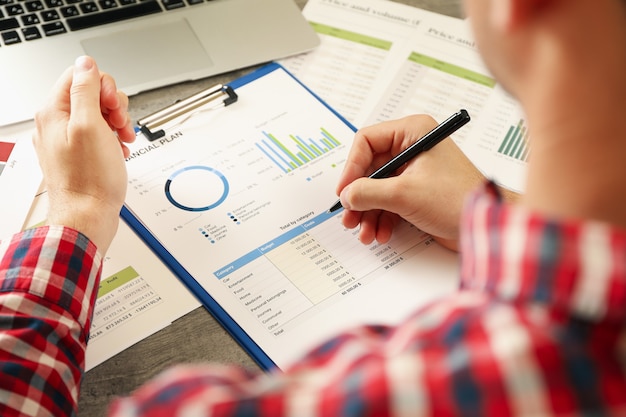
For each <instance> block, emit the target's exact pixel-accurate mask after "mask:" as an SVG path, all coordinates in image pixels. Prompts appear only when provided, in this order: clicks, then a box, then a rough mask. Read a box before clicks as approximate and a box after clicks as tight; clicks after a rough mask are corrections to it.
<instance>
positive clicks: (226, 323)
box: [120, 62, 357, 370]
mask: <svg viewBox="0 0 626 417" xmlns="http://www.w3.org/2000/svg"><path fill="white" fill-rule="evenodd" d="M274 71H285V72H286V73H287V74H289V75H290V76H291V77H292V78H293V79H294V80H296V81H297V82H298V83H299V84H300V85H301V86H302V87H303V88H305V89H306V90H307V91H308V92H309V93H310V94H311V95H313V96H314V97H315V98H316V99H317V100H319V102H320V103H322V104H323V105H324V106H325V107H327V108H328V109H329V110H330V111H331V112H332V113H333V114H335V115H336V116H337V117H338V118H339V119H340V120H341V121H343V122H344V123H345V124H346V125H347V126H348V127H349V128H350V129H352V131H354V132H356V130H357V129H356V127H354V126H353V125H352V124H351V123H350V122H349V121H348V120H346V119H345V118H344V117H343V116H342V115H340V114H339V113H338V112H337V111H336V110H334V109H333V108H332V107H330V106H329V105H328V104H327V103H326V102H324V100H322V99H321V98H320V97H319V96H317V94H315V93H314V92H313V91H311V89H309V88H308V87H307V86H306V85H304V84H303V83H302V82H301V81H300V80H298V79H297V78H296V77H295V76H294V75H293V74H291V73H290V72H289V71H288V70H287V69H285V68H284V67H283V66H282V65H280V64H278V63H275V62H273V63H270V64H267V65H265V66H263V67H261V68H259V69H257V70H255V71H253V72H251V73H249V74H247V75H245V76H243V77H241V78H239V79H236V80H234V81H232V82H231V83H229V84H228V85H226V86H221V85H220V86H216V87H213V88H212V89H210V93H211V92H212V94H218V95H219V102H220V105H223V106H227V105H230V104H233V103H235V102H236V95H235V96H233V94H232V91H234V92H236V91H237V89H238V88H240V87H241V86H244V85H246V84H248V83H250V82H253V81H254V80H257V79H259V78H261V77H263V76H265V75H267V74H270V73H272V72H274ZM231 89H232V90H231ZM204 96H206V94H204V93H203V94H198V95H196V96H192V97H190V100H188V102H187V103H185V101H182V102H181V103H182V105H181V103H176V104H175V105H176V106H177V107H178V109H180V108H181V107H182V108H183V109H195V108H197V107H194V106H193V105H189V106H186V104H189V102H193V101H194V100H197V97H204ZM234 105H236V104H234ZM185 106H186V107H185ZM170 110H172V109H170V108H167V109H164V111H159V112H157V114H160V115H163V114H166V115H167V114H171V111H170ZM173 110H175V111H176V109H173ZM182 113H184V111H177V114H179V115H180V114H182ZM146 120H147V119H142V120H140V121H139V124H140V125H141V127H142V131H143V132H144V134H146V133H147V134H149V135H155V137H159V136H158V135H160V132H159V131H158V130H154V129H152V130H150V129H147V128H146V127H147V125H148V124H150V120H147V121H146ZM148 139H150V138H148ZM120 216H121V217H122V219H123V220H124V221H125V222H126V223H127V224H128V225H129V226H130V227H131V228H132V229H133V230H134V231H135V232H136V233H137V234H138V235H139V237H140V238H141V239H142V240H143V241H144V242H145V243H146V244H147V245H148V246H149V247H150V248H151V249H152V250H153V251H154V252H155V254H156V255H157V256H158V257H159V258H160V259H161V260H162V261H163V262H164V263H165V264H166V265H167V266H168V267H169V268H170V270H171V271H172V272H173V273H174V274H175V275H176V276H177V277H178V278H179V279H180V280H181V281H182V282H183V284H184V285H185V286H186V287H187V288H188V289H189V290H190V291H191V292H192V293H193V294H194V295H195V297H196V298H197V299H198V300H199V301H200V302H201V303H202V305H204V307H205V308H206V309H207V310H208V311H209V312H210V313H211V315H212V316H213V317H214V318H215V319H216V320H217V321H218V322H219V323H220V324H221V325H222V327H224V329H226V331H227V332H228V333H229V334H230V335H231V336H232V337H233V338H234V339H235V340H236V341H237V342H238V343H239V345H240V346H241V347H242V348H243V349H244V350H245V351H246V352H247V353H248V354H249V355H250V356H251V357H252V358H253V359H254V360H255V361H256V363H257V364H258V365H259V366H260V367H261V368H262V369H264V370H271V369H277V366H276V364H275V363H274V361H272V359H271V358H270V357H269V356H268V355H267V354H266V353H265V352H264V351H263V349H261V347H260V346H259V345H258V344H257V343H256V342H255V341H254V340H253V339H252V338H251V337H250V336H249V335H248V334H247V333H246V332H245V331H244V330H243V329H242V328H241V326H240V325H239V324H238V323H237V322H236V321H235V320H234V319H233V318H232V317H231V316H230V315H229V314H228V313H227V312H226V311H225V310H224V308H223V307H222V306H221V305H220V304H219V303H218V302H217V301H216V300H215V299H214V298H213V297H212V296H211V295H210V294H209V293H208V292H207V291H206V290H205V289H204V288H203V287H202V286H201V285H200V284H199V283H198V282H197V281H196V280H195V279H194V277H193V276H192V275H191V274H190V273H189V272H188V271H187V270H186V269H185V268H184V267H183V265H182V264H181V263H180V262H178V260H177V259H176V258H175V257H174V256H173V255H172V254H171V253H170V252H168V251H167V249H165V247H164V246H163V245H162V244H161V243H160V242H159V241H158V239H156V238H155V236H154V235H153V234H152V233H151V232H150V231H149V230H148V229H147V228H146V227H145V226H144V225H143V223H142V222H141V221H140V220H139V219H138V218H136V217H135V215H134V214H133V213H132V212H131V211H130V210H129V209H128V208H127V207H126V206H124V207H122V210H121V213H120Z"/></svg>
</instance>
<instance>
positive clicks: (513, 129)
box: [498, 119, 530, 161]
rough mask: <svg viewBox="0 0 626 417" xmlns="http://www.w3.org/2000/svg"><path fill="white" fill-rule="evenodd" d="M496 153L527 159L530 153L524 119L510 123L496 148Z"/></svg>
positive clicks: (521, 159) (522, 159)
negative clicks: (514, 123) (513, 123)
mask: <svg viewBox="0 0 626 417" xmlns="http://www.w3.org/2000/svg"><path fill="white" fill-rule="evenodd" d="M498 153H500V154H502V155H506V156H508V157H510V158H514V159H517V160H520V161H527V160H528V155H529V153H530V148H529V146H528V129H527V128H526V124H525V122H524V119H520V121H519V122H518V123H517V125H512V126H510V127H509V130H508V132H507V134H506V136H505V137H504V140H503V141H502V144H501V145H500V147H499V148H498Z"/></svg>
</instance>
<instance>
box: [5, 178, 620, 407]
mask: <svg viewBox="0 0 626 417" xmlns="http://www.w3.org/2000/svg"><path fill="white" fill-rule="evenodd" d="M0 250H1V253H0V258H1V260H0V291H1V293H0V327H1V333H0V378H1V379H0V403H1V404H0V414H1V415H2V416H9V415H14V414H15V415H20V413H23V414H24V415H41V414H45V413H49V414H51V415H55V416H62V415H72V414H74V413H76V401H77V390H78V384H79V379H80V375H81V373H82V369H83V363H84V352H85V340H86V329H88V328H89V321H90V317H91V314H92V310H93V298H94V295H95V294H94V291H93V289H94V288H95V286H96V283H97V280H98V277H99V274H100V272H99V271H100V270H99V268H100V265H101V259H100V257H99V256H98V255H97V253H96V250H95V248H94V246H93V245H92V244H91V243H90V242H88V241H87V240H86V239H85V238H84V237H83V236H81V235H80V234H77V233H76V232H74V231H72V230H69V229H64V228H60V227H50V228H47V227H43V228H39V229H35V230H32V231H27V232H24V233H23V234H20V235H17V236H15V237H14V238H13V239H12V240H11V241H6V242H3V243H2V245H1V248H0ZM462 254H463V255H462V258H461V259H462V268H461V272H462V276H461V288H460V290H459V291H458V293H456V294H454V295H452V296H449V297H447V298H445V299H442V300H440V301H438V302H435V303H432V304H431V305H429V306H427V307H424V308H421V309H420V310H419V311H417V312H416V313H415V314H414V315H413V316H412V317H410V318H409V319H407V320H406V321H405V322H404V323H402V324H400V325H399V326H397V327H384V326H369V327H361V328H357V329H354V330H353V331H352V332H349V333H345V334H341V335H338V336H337V337H336V338H334V339H332V340H329V341H328V342H327V343H325V344H324V345H322V346H320V347H319V348H317V349H316V350H314V351H313V352H311V353H310V354H309V355H308V356H307V357H305V358H303V360H302V361H301V362H299V363H298V364H297V365H296V366H295V367H293V368H292V369H289V370H287V371H286V372H284V373H280V372H275V373H269V374H250V373H248V372H246V371H244V370H242V369H240V368H236V367H228V366H217V365H206V366H205V367H198V366H193V367H185V366H180V367H175V368H173V369H171V370H170V371H167V372H165V373H164V374H162V375H161V376H159V377H157V378H156V379H155V380H153V381H152V382H150V383H148V384H146V385H145V386H143V387H142V388H140V389H139V390H138V391H136V392H135V393H133V394H131V396H129V397H128V398H124V399H120V400H118V401H116V402H115V403H114V404H113V406H112V408H111V415H113V416H139V415H141V416H168V417H175V416H206V415H220V416H233V415H245V416H251V415H263V416H272V417H275V416H282V415H285V416H298V417H300V416H328V415H341V416H357V415H358V416H364V415H367V416H427V415H436V416H497V417H503V416H511V415H514V416H547V415H559V416H583V415H585V416H590V415H594V416H625V415H626V231H624V230H617V229H615V228H611V227H610V226H608V225H606V224H601V223H595V222H575V221H572V222H562V221H560V222H556V221H551V220H550V219H545V218H543V217H541V216H538V215H536V214H533V213H529V212H527V211H525V210H523V209H521V208H520V207H512V206H506V205H503V204H501V203H500V202H499V201H498V199H497V196H496V195H495V193H494V192H493V191H492V188H491V187H487V191H486V192H480V193H477V194H476V195H475V196H474V197H473V198H471V199H470V201H469V204H468V207H467V209H466V210H465V212H464V218H463V230H462ZM51 270H52V272H51ZM433 279H436V277H433ZM39 413H41V414H39Z"/></svg>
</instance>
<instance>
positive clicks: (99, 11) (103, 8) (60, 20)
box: [0, 0, 210, 46]
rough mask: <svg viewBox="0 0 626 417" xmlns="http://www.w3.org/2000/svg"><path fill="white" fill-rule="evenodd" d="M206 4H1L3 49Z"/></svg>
mask: <svg viewBox="0 0 626 417" xmlns="http://www.w3.org/2000/svg"><path fill="white" fill-rule="evenodd" d="M203 1H204V0H0V35H1V36H0V46H10V45H16V44H20V43H22V42H29V41H35V40H37V39H41V38H43V37H46V36H56V35H60V34H63V33H67V32H69V31H76V30H81V29H86V28H90V27H94V26H99V25H104V24H106V23H112V22H117V21H120V20H126V19H132V18H134V17H139V16H144V15H148V14H152V13H161V12H164V11H168V10H175V9H178V8H180V7H186V6H188V5H194V4H199V3H202V2H203ZM207 1H210V0H207Z"/></svg>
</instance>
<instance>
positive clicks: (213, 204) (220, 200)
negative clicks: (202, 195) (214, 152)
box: [165, 165, 230, 211]
mask: <svg viewBox="0 0 626 417" xmlns="http://www.w3.org/2000/svg"><path fill="white" fill-rule="evenodd" d="M194 170H203V171H208V172H209V173H211V174H213V175H215V176H217V177H218V178H219V179H220V180H221V183H222V185H223V187H224V188H223V190H222V194H221V196H220V197H219V198H218V199H217V200H215V201H213V202H211V203H210V204H208V205H205V206H199V207H190V206H189V205H186V204H181V203H180V202H178V201H176V199H175V198H174V196H173V195H172V192H171V186H172V182H173V181H174V180H175V179H176V177H178V176H179V175H181V174H183V173H185V172H188V171H194ZM229 189H230V186H229V185H228V180H227V179H226V177H225V176H224V175H223V174H222V173H221V172H219V171H217V170H216V169H213V168H211V167H207V166H203V165H192V166H188V167H185V168H182V169H179V170H178V171H176V172H174V173H173V174H172V175H170V177H169V178H168V179H167V181H165V196H166V197H167V199H168V201H169V202H170V203H172V204H173V205H174V206H176V207H178V208H179V209H181V210H186V211H208V210H211V209H214V208H216V207H217V206H219V205H220V204H222V203H223V202H224V200H226V197H228V192H229Z"/></svg>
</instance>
